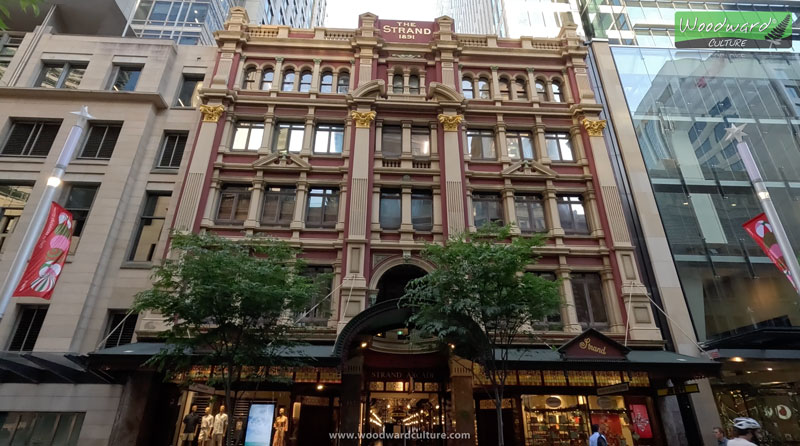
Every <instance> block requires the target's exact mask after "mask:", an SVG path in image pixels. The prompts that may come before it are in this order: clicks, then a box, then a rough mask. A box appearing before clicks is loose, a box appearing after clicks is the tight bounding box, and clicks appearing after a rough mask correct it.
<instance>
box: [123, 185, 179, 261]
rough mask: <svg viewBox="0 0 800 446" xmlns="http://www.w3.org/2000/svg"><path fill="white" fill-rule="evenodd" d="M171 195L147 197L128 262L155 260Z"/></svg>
mask: <svg viewBox="0 0 800 446" xmlns="http://www.w3.org/2000/svg"><path fill="white" fill-rule="evenodd" d="M169 200H170V196H169V195H157V194H152V195H149V196H148V197H147V201H146V203H145V206H144V209H142V215H141V216H140V218H139V227H138V229H137V232H136V235H135V237H134V243H133V250H132V251H131V253H130V256H129V257H128V260H130V261H133V262H150V261H152V260H153V255H154V254H155V249H156V246H157V245H158V241H159V239H160V238H161V230H162V229H163V227H164V218H165V217H166V216H167V207H168V205H169Z"/></svg>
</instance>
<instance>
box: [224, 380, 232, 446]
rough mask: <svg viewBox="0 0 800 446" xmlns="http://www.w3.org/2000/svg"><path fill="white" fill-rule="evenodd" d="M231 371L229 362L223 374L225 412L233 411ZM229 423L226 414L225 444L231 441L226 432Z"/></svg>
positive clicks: (228, 430) (229, 418) (229, 420)
mask: <svg viewBox="0 0 800 446" xmlns="http://www.w3.org/2000/svg"><path fill="white" fill-rule="evenodd" d="M232 373H233V365H232V364H229V365H228V373H226V374H225V410H226V413H232V412H233V411H232V410H231V374H232ZM230 425H231V417H230V415H228V426H226V429H225V433H224V435H225V437H224V438H225V444H226V445H229V444H230V441H231V439H230V438H229V437H230V435H227V434H228V432H230V429H228V427H230Z"/></svg>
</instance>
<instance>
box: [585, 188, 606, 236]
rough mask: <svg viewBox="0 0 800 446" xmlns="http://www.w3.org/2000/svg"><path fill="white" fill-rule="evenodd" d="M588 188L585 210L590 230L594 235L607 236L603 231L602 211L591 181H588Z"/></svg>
mask: <svg viewBox="0 0 800 446" xmlns="http://www.w3.org/2000/svg"><path fill="white" fill-rule="evenodd" d="M586 187H587V188H588V189H587V190H586V193H585V194H584V195H583V200H584V205H585V206H584V212H585V213H586V222H587V223H588V225H589V231H591V232H590V234H591V236H592V237H598V238H602V237H603V236H605V232H604V231H603V224H602V222H601V219H600V218H601V217H600V211H599V209H598V208H597V199H596V198H595V195H594V188H593V186H592V183H591V182H588V183H587V186H586Z"/></svg>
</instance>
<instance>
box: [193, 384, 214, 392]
mask: <svg viewBox="0 0 800 446" xmlns="http://www.w3.org/2000/svg"><path fill="white" fill-rule="evenodd" d="M189 390H191V391H192V392H197V393H209V394H214V391H215V390H216V389H214V388H213V387H211V386H207V385H205V384H192V385H190V386H189Z"/></svg>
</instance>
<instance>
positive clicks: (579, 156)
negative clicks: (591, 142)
mask: <svg viewBox="0 0 800 446" xmlns="http://www.w3.org/2000/svg"><path fill="white" fill-rule="evenodd" d="M569 143H570V145H571V146H572V151H573V152H574V154H575V161H577V162H579V163H581V164H582V165H584V166H587V167H588V166H589V160H588V158H587V157H586V149H585V148H584V147H583V138H581V128H580V126H577V125H573V126H572V127H570V128H569Z"/></svg>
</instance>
